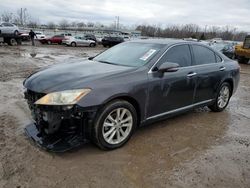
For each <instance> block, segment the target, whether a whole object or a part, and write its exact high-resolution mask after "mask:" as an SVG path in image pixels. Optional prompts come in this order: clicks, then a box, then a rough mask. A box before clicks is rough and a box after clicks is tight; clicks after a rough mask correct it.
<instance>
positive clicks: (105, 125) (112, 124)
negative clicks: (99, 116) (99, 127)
mask: <svg viewBox="0 0 250 188" xmlns="http://www.w3.org/2000/svg"><path fill="white" fill-rule="evenodd" d="M103 126H104V127H113V126H114V123H107V122H104V125H103Z"/></svg>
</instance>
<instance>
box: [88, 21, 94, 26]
mask: <svg viewBox="0 0 250 188" xmlns="http://www.w3.org/2000/svg"><path fill="white" fill-rule="evenodd" d="M87 26H88V27H94V26H95V24H94V23H93V22H88V23H87Z"/></svg>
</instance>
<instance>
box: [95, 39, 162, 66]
mask: <svg viewBox="0 0 250 188" xmlns="http://www.w3.org/2000/svg"><path fill="white" fill-rule="evenodd" d="M163 46H164V45H163V44H149V43H139V42H138V43H136V42H130V43H121V44H119V45H117V46H115V47H113V48H110V49H109V50H106V51H105V52H103V53H101V54H100V55H98V56H97V57H95V58H94V59H93V60H95V61H99V62H103V63H110V64H116V65H125V66H132V67H139V66H143V65H145V64H146V63H147V62H148V61H150V59H152V58H153V57H154V56H155V55H156V54H157V53H158V52H159V51H160V50H161V48H162V47H163Z"/></svg>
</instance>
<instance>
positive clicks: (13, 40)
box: [9, 38, 17, 46]
mask: <svg viewBox="0 0 250 188" xmlns="http://www.w3.org/2000/svg"><path fill="white" fill-rule="evenodd" d="M9 44H10V45H11V46H16V45H17V41H16V39H14V38H11V39H10V43H9Z"/></svg>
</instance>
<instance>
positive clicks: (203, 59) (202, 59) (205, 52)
mask: <svg viewBox="0 0 250 188" xmlns="http://www.w3.org/2000/svg"><path fill="white" fill-rule="evenodd" d="M193 51H194V58H195V63H196V65H203V64H210V63H216V62H217V59H216V57H215V53H214V52H213V51H212V50H210V49H208V48H206V47H204V46H199V45H193Z"/></svg>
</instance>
